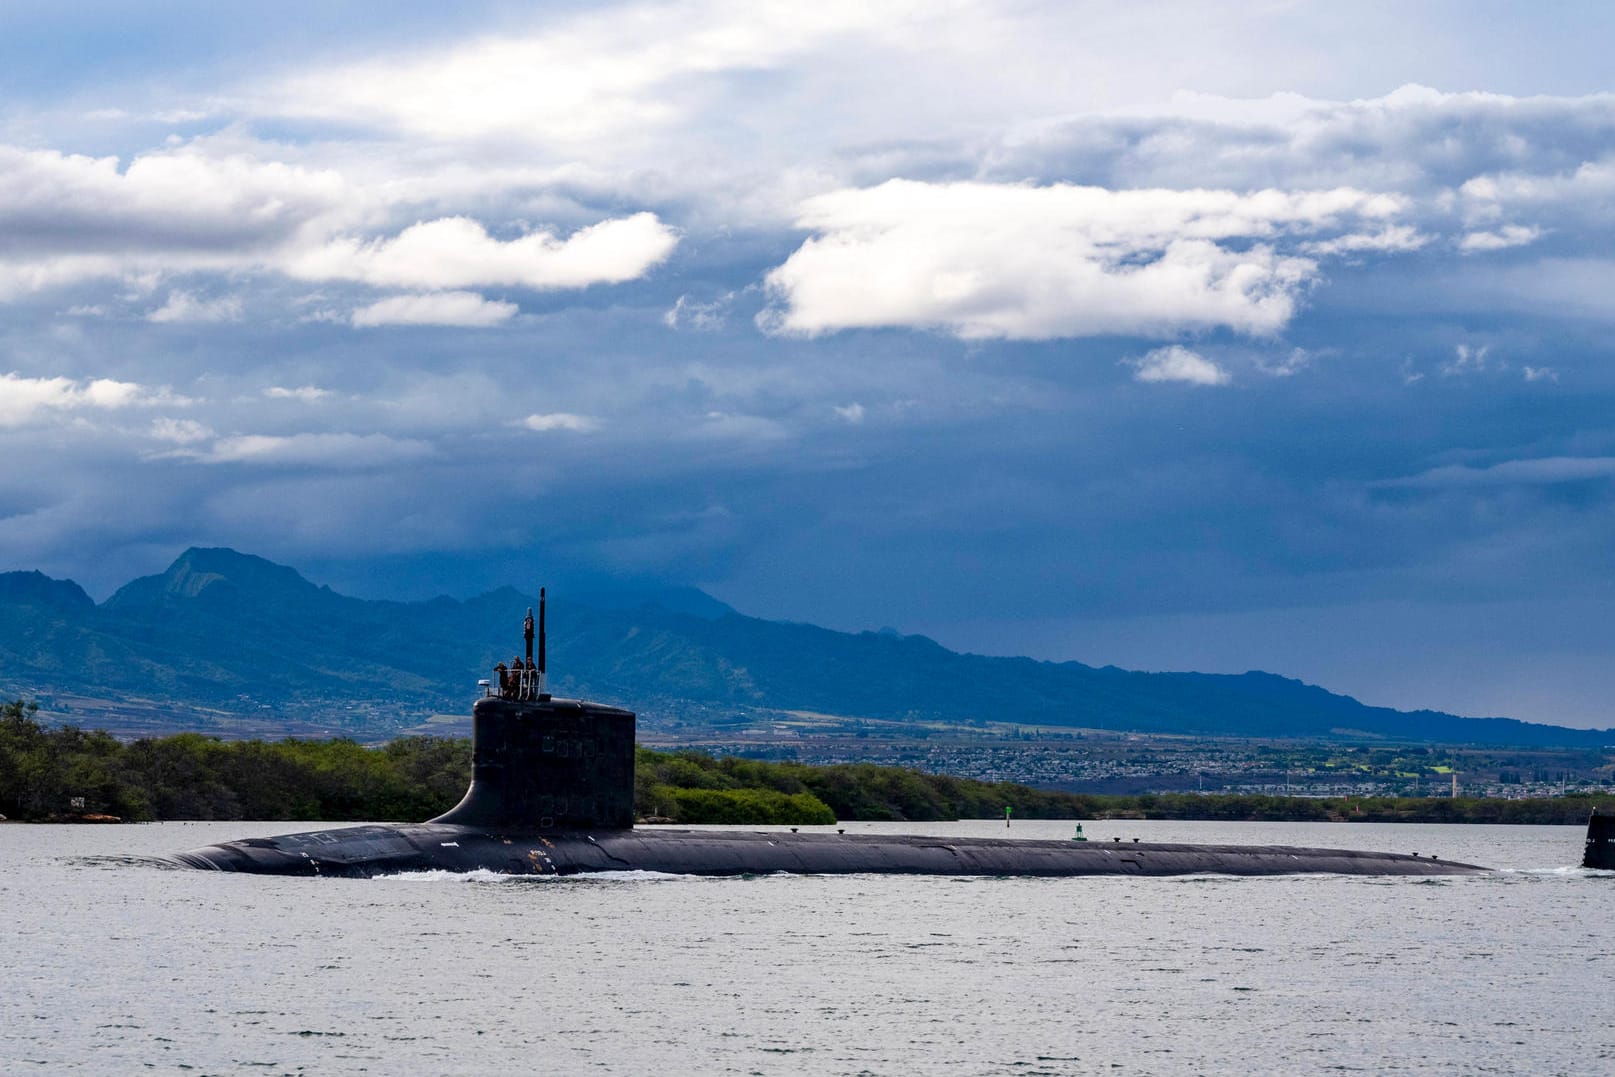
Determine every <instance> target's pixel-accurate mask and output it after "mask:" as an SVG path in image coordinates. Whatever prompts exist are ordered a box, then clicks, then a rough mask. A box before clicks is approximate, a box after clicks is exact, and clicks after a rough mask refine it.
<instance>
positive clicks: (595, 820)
mask: <svg viewBox="0 0 1615 1077" xmlns="http://www.w3.org/2000/svg"><path fill="white" fill-rule="evenodd" d="M539 596H540V597H539V620H538V625H539V635H538V642H539V662H538V665H537V667H536V670H535V669H534V668H533V666H532V663H531V658H532V642H533V619H532V611H531V610H529V611H528V617H527V621H526V622H525V625H524V629H525V638H526V641H527V658H526V659H525V660H517V662H516V663H515V664H513V666H512V667H511V668H510V669H509V670H506V669H504V668H503V667H502V666H501V667H497V673H498V690H497V694H495V691H494V689H493V682H492V681H487V682H484V683H485V684H487V685H489V693H488V695H487V696H486V697H485V698H483V699H480V700H478V701H477V703H476V705H475V706H474V707H473V708H472V712H471V722H472V759H471V785H470V788H469V789H467V790H466V794H465V797H464V798H463V799H462V800H461V801H460V803H459V804H457V805H455V807H454V808H452V809H451V810H450V811H448V812H446V813H444V814H443V815H440V816H438V817H437V818H436V819H432V820H429V821H427V822H425V823H414V824H393V825H371V826H358V827H345V828H341V829H336V830H317V831H310V832H308V833H304V834H286V835H282V836H280V837H275V838H247V839H243V840H241V841H232V842H225V843H223V844H220V845H210V846H208V847H207V848H204V849H197V850H194V851H192V852H188V853H180V854H178V855H177V857H176V859H177V860H178V862H179V863H181V864H185V865H187V866H190V867H196V868H208V869H214V870H218V871H237V872H250V873H255V874H263V875H337V876H359V877H366V876H376V875H391V874H398V873H401V872H412V871H453V872H469V871H492V872H498V873H501V874H511V875H579V874H584V873H587V872H602V871H651V872H665V873H670V874H678V875H759V874H771V873H775V872H790V873H802V874H815V875H846V874H859V873H870V872H874V873H882V874H906V875H987V876H994V875H1029V876H1076V875H1191V874H1219V875H1290V874H1295V873H1298V872H1331V873H1336V874H1343V875H1470V874H1475V873H1477V872H1483V871H1486V870H1488V869H1486V868H1480V867H1476V866H1474V865H1472V864H1459V863H1453V862H1450V861H1445V860H1437V859H1435V858H1434V857H1429V858H1426V857H1419V856H1412V855H1406V854H1397V853H1376V852H1354V851H1350V850H1343V849H1299V848H1289V847H1284V846H1233V845H1169V844H1162V843H1155V842H1152V843H1147V844H1146V843H1143V842H1136V843H1135V842H1129V843H1126V844H1122V843H1117V842H1112V843H1108V844H1107V843H1103V842H1078V841H1035V840H1017V839H1007V838H937V837H922V836H915V835H885V834H844V833H836V834H828V833H806V834H804V833H788V832H783V831H779V832H741V831H707V830H675V829H665V828H659V827H658V828H652V829H643V828H641V829H635V827H634V743H635V737H634V733H635V716H634V714H633V712H632V711H627V710H622V709H620V708H617V707H608V706H603V705H601V704H598V703H587V702H584V701H582V700H576V699H554V698H552V697H551V696H549V695H548V694H547V693H546V692H545V691H544V628H543V625H544V599H543V591H542V590H541V591H540V592H539Z"/></svg>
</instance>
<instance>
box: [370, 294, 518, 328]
mask: <svg viewBox="0 0 1615 1077" xmlns="http://www.w3.org/2000/svg"><path fill="white" fill-rule="evenodd" d="M519 309H520V308H519V307H517V305H516V304H515V303H506V302H502V301H498V300H492V299H484V298H483V297H482V296H480V295H477V294H476V293H475V292H427V293H426V294H424V295H395V296H393V297H392V298H390V299H382V300H379V301H378V302H375V303H372V304H370V305H369V306H367V307H361V308H359V309H358V310H356V311H354V312H353V318H352V322H353V325H354V326H355V327H356V328H361V329H367V328H373V327H375V326H380V325H449V326H460V327H462V328H473V329H475V328H486V327H489V326H495V325H503V324H504V323H505V322H508V321H510V319H511V318H513V317H515V315H516V312H517V310H519Z"/></svg>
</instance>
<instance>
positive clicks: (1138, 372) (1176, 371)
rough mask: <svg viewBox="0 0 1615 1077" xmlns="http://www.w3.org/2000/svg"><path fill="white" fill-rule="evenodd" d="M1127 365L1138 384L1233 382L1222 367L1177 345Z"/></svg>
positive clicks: (1220, 383)
mask: <svg viewBox="0 0 1615 1077" xmlns="http://www.w3.org/2000/svg"><path fill="white" fill-rule="evenodd" d="M1129 364H1130V365H1131V366H1132V367H1133V377H1134V378H1135V379H1136V380H1138V381H1146V382H1168V381H1177V382H1184V383H1185V384H1188V385H1227V384H1228V383H1229V382H1230V381H1232V380H1233V379H1232V378H1231V377H1230V376H1229V374H1228V372H1227V371H1226V370H1224V369H1223V368H1222V367H1220V366H1218V365H1217V364H1216V363H1214V362H1212V361H1211V360H1210V359H1207V358H1206V357H1205V356H1203V355H1201V354H1200V353H1199V352H1195V351H1190V350H1189V349H1188V348H1185V347H1183V346H1182V345H1181V344H1172V345H1168V346H1167V347H1165V348H1156V349H1155V350H1154V351H1151V352H1146V353H1145V354H1144V355H1141V356H1139V357H1138V358H1137V359H1133V360H1130V361H1129Z"/></svg>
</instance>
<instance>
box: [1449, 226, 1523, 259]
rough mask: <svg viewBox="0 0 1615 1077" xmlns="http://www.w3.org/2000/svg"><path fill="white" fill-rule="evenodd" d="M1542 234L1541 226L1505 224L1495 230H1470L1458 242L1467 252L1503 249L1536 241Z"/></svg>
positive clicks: (1459, 246)
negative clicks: (1529, 226)
mask: <svg viewBox="0 0 1615 1077" xmlns="http://www.w3.org/2000/svg"><path fill="white" fill-rule="evenodd" d="M1541 235H1542V229H1540V228H1528V227H1526V226H1525V225H1519V224H1510V225H1504V226H1503V227H1502V228H1500V229H1498V230H1497V231H1495V232H1470V233H1468V234H1466V235H1465V236H1464V238H1463V239H1461V240H1459V242H1458V249H1459V250H1461V251H1463V252H1464V253H1465V254H1473V253H1475V252H1477V251H1501V250H1507V249H1508V248H1509V247H1523V246H1525V245H1526V244H1527V243H1535V242H1536V240H1537V238H1538V237H1539V236H1541Z"/></svg>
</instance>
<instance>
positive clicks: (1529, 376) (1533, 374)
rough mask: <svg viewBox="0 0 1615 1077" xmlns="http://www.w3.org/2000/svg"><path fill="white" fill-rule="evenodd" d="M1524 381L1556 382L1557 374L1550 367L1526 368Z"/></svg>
mask: <svg viewBox="0 0 1615 1077" xmlns="http://www.w3.org/2000/svg"><path fill="white" fill-rule="evenodd" d="M1525 380H1526V381H1558V380H1559V372H1558V371H1557V370H1555V369H1553V367H1551V366H1527V367H1526V368H1525Z"/></svg>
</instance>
